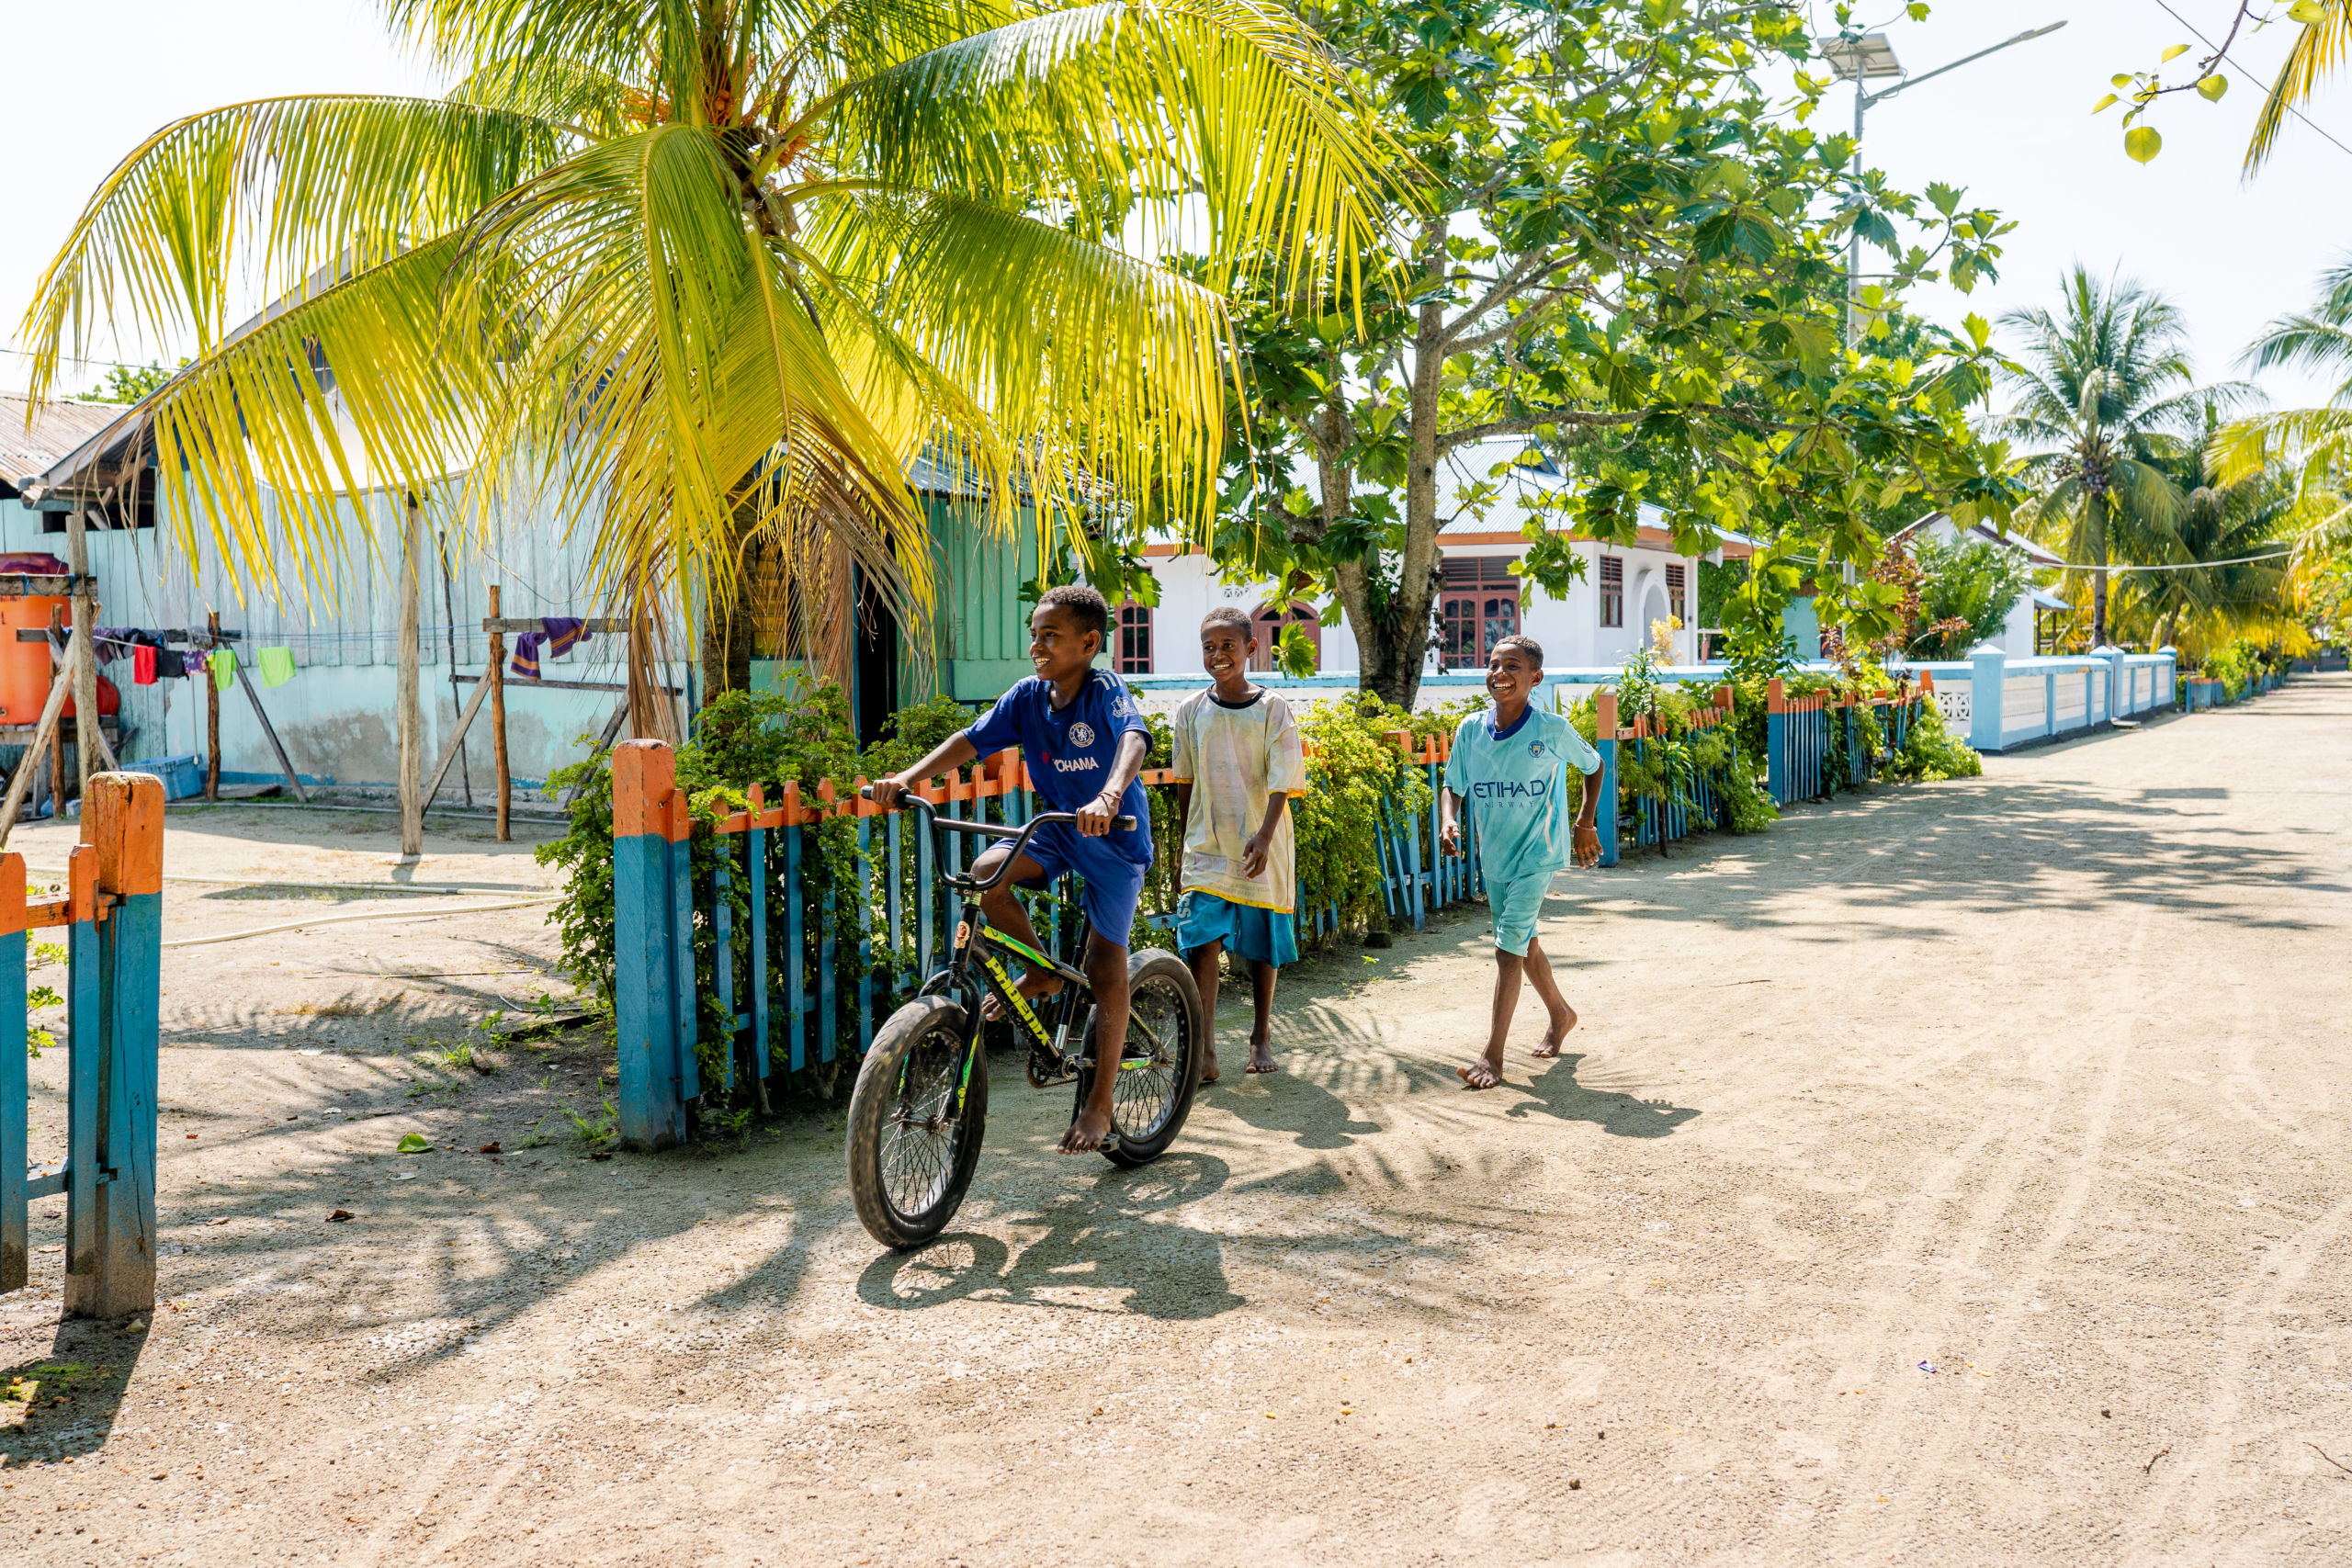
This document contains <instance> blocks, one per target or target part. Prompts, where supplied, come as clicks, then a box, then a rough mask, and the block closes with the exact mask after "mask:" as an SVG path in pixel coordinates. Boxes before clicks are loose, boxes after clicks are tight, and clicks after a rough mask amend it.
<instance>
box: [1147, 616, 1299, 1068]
mask: <svg viewBox="0 0 2352 1568" xmlns="http://www.w3.org/2000/svg"><path fill="white" fill-rule="evenodd" d="M1257 652H1258V642H1257V639H1256V638H1255V637H1252V636H1251V635H1250V618H1249V617H1248V616H1247V615H1243V614H1242V613H1241V612H1240V611H1239V610H1237V609H1233V608H1230V607H1220V608H1218V609H1215V610H1211V611H1210V612H1209V613H1208V614H1207V615H1204V616H1203V617H1202V619H1201V662H1202V663H1203V664H1204V665H1205V666H1206V667H1207V670H1208V673H1209V678H1210V681H1211V682H1213V683H1212V684H1211V685H1210V687H1209V689H1208V690H1207V691H1204V692H1197V693H1194V694H1193V695H1192V696H1190V697H1187V698H1186V699H1184V703H1183V705H1182V706H1181V707H1179V708H1178V709H1177V710H1176V712H1175V715H1174V716H1173V717H1172V718H1171V719H1170V726H1169V727H1170V730H1171V731H1172V732H1173V742H1174V745H1173V755H1172V757H1171V759H1170V760H1171V761H1172V762H1173V764H1174V765H1173V767H1172V768H1171V770H1170V771H1171V772H1172V773H1175V775H1176V781H1177V783H1176V804H1177V809H1178V811H1179V812H1180V813H1182V817H1183V821H1184V851H1183V853H1182V855H1180V856H1179V857H1178V858H1177V863H1176V876H1175V882H1176V888H1177V900H1176V951H1177V952H1178V953H1180V954H1181V955H1182V957H1183V959H1184V961H1185V962H1186V963H1188V964H1191V965H1192V966H1193V981H1194V983H1195V984H1196V985H1198V986H1199V987H1200V991H1201V1010H1202V1014H1203V1016H1204V1018H1205V1019H1206V1021H1207V1023H1206V1027H1205V1030H1204V1036H1205V1037H1204V1041H1203V1044H1204V1047H1205V1049H1204V1053H1203V1056H1204V1064H1203V1066H1202V1070H1201V1081H1202V1082H1203V1083H1215V1082H1216V1080H1217V1077H1218V1076H1219V1072H1220V1069H1219V1068H1218V1066H1217V1060H1216V987H1217V964H1218V960H1219V958H1220V956H1221V955H1222V954H1223V953H1224V952H1225V950H1226V949H1227V948H1228V947H1229V948H1231V949H1232V950H1233V953H1234V955H1235V956H1236V957H1238V958H1242V959H1246V960H1248V961H1249V964H1250V994H1251V998H1252V1000H1253V1001H1254V1002H1255V1004H1256V1016H1255V1019H1254V1021H1253V1023H1252V1025H1251V1028H1250V1066H1249V1070H1250V1072H1253V1073H1271V1072H1273V1071H1275V1070H1276V1069H1275V1065H1274V1053H1273V1047H1272V1041H1271V1039H1270V1038H1269V1031H1270V1029H1271V1026H1272V1018H1273V1009H1274V975H1275V972H1276V971H1277V970H1278V969H1280V968H1281V966H1282V965H1283V964H1290V963H1295V961H1296V960H1297V958H1298V936H1297V932H1296V930H1295V925H1294V917H1293V913H1292V911H1293V909H1294V908H1295V906H1296V904H1297V888H1298V878H1297V865H1296V852H1295V840H1294V839H1293V835H1292V831H1291V821H1290V811H1289V809H1288V807H1289V805H1290V797H1291V796H1292V795H1305V794H1306V753H1305V751H1304V750H1303V749H1302V748H1301V746H1300V744H1299V739H1298V725H1297V724H1296V722H1295V721H1294V720H1293V719H1292V717H1291V712H1290V706H1289V705H1288V704H1286V703H1284V702H1283V700H1282V698H1280V697H1278V696H1276V695H1274V694H1273V693H1272V692H1269V691H1267V690H1266V689H1265V688H1264V687H1262V686H1254V685H1251V684H1250V660H1251V659H1252V658H1254V657H1255V656H1256V655H1257Z"/></svg>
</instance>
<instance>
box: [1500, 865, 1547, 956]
mask: <svg viewBox="0 0 2352 1568" xmlns="http://www.w3.org/2000/svg"><path fill="white" fill-rule="evenodd" d="M1558 874H1559V873H1558V872H1556V871H1538V872H1531V873H1529V874H1527V875H1525V876H1514V877H1512V878H1511V879H1510V881H1509V882H1498V881H1496V880H1495V879H1494V878H1493V877H1491V876H1490V877H1488V878H1487V912H1488V913H1490V914H1492V915H1493V916H1494V919H1495V945H1496V946H1497V947H1498V948H1500V949H1502V950H1503V951H1504V952H1505V953H1511V954H1513V955H1515V956H1518V957H1521V958H1524V957H1525V956H1527V944H1528V943H1529V942H1533V941H1534V940H1535V921H1536V919H1537V918H1538V917H1539V916H1541V915H1542V914H1543V913H1544V895H1545V894H1547V893H1549V892H1551V891H1552V878H1554V877H1555V876H1557V875H1558Z"/></svg>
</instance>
